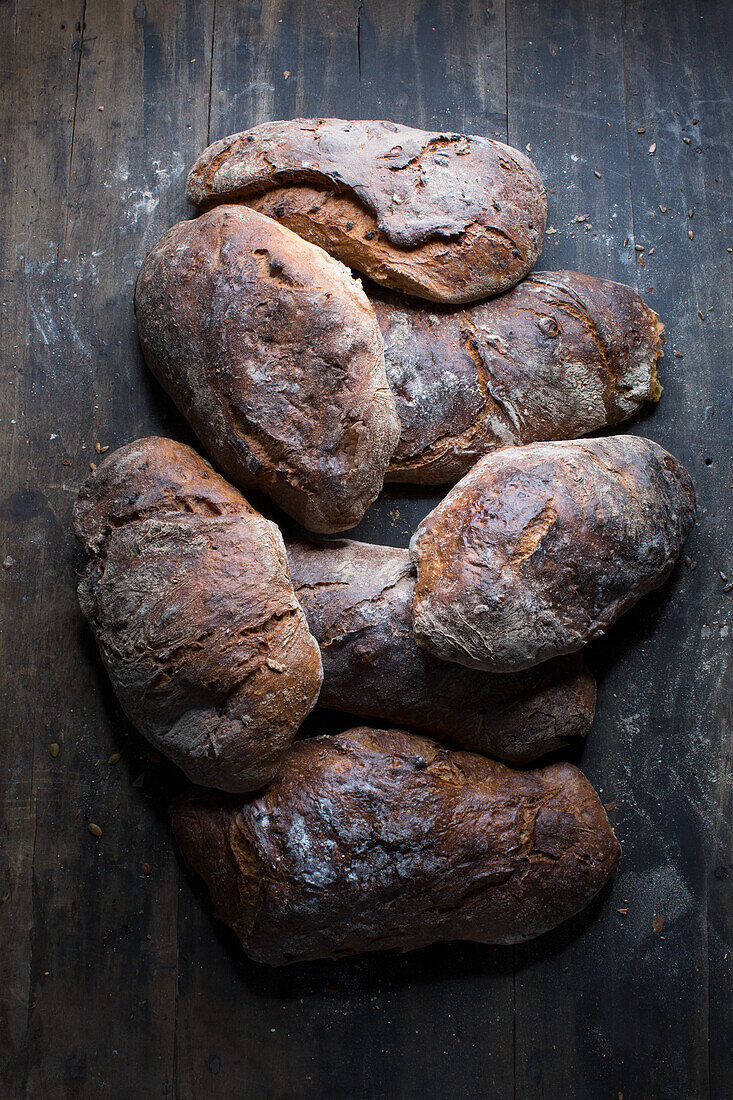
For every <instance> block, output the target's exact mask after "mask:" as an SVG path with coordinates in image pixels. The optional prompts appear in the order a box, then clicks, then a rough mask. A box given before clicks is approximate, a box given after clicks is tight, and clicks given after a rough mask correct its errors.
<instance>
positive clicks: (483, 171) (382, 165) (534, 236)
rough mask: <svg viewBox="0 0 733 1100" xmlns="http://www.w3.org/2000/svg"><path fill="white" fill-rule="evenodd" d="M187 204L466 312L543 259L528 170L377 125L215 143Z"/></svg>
mask: <svg viewBox="0 0 733 1100" xmlns="http://www.w3.org/2000/svg"><path fill="white" fill-rule="evenodd" d="M187 196H188V198H189V200H190V201H191V202H193V203H195V204H196V205H198V206H201V207H203V208H204V209H207V208H209V207H211V206H214V205H216V204H218V203H222V202H232V201H240V202H244V203H246V204H247V205H249V206H252V207H254V208H256V209H258V210H260V211H261V212H262V213H266V214H268V215H270V216H272V217H277V218H280V219H282V220H283V221H284V223H285V224H287V225H289V226H290V227H291V228H293V229H294V230H295V231H296V232H297V233H299V234H300V235H302V236H304V237H306V238H307V239H308V240H311V241H313V242H314V243H316V244H320V245H321V246H322V247H324V248H325V249H326V250H327V251H328V252H330V253H331V254H332V255H334V256H337V257H338V258H339V259H340V260H343V261H344V262H345V263H348V264H349V265H350V266H352V267H355V268H357V270H360V271H364V272H365V273H366V274H368V275H370V276H371V277H372V278H373V279H375V280H376V281H377V282H381V283H383V284H384V285H386V286H392V287H395V288H396V289H401V290H406V291H408V292H412V293H414V294H418V295H420V296H421V297H425V298H429V299H432V300H435V301H445V302H451V301H452V302H465V301H471V300H474V299H476V298H480V297H484V296H485V295H487V294H493V293H497V292H498V291H501V290H506V289H507V288H508V287H510V286H513V285H514V283H516V282H517V281H518V280H519V279H521V278H522V277H523V276H524V275H526V274H527V272H528V271H529V270H530V269H531V268H532V266H533V264H534V263H535V262H536V260H537V257H538V256H539V254H540V252H541V251H542V246H543V243H544V227H545V216H546V209H547V201H546V193H545V189H544V186H543V184H542V181H541V179H540V176H539V174H538V172H537V169H536V168H535V166H534V164H533V163H532V162H531V161H530V160H529V159H528V158H527V157H526V156H524V155H523V154H522V153H520V152H519V151H518V150H516V149H511V148H509V146H507V145H502V144H501V143H500V142H497V141H492V140H491V139H490V138H484V137H477V136H473V135H464V134H453V133H440V132H432V131H426V130H416V129H413V128H412V127H409V126H400V125H397V124H396V123H394V122H385V121H378V120H369V121H345V120H343V119H293V120H291V121H287V122H268V123H263V124H262V125H260V126H255V127H254V128H253V129H251V130H247V131H244V132H243V133H239V134H232V135H231V136H229V137H226V138H222V139H220V140H219V141H216V142H214V143H213V144H212V145H210V146H209V147H208V149H206V150H205V151H204V152H203V153H202V154H201V156H200V157H199V158H198V160H197V161H196V163H195V164H194V165H193V167H192V169H191V171H190V173H189V177H188V186H187Z"/></svg>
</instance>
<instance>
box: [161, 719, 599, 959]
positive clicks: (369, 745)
mask: <svg viewBox="0 0 733 1100" xmlns="http://www.w3.org/2000/svg"><path fill="white" fill-rule="evenodd" d="M173 831H174V834H175V837H176V840H177V842H178V845H179V847H180V849H181V851H182V853H183V856H184V858H185V859H186V861H187V862H188V863H189V864H190V866H191V867H192V868H193V869H194V870H195V871H196V872H197V873H198V874H199V875H201V876H202V877H203V879H204V880H205V882H206V884H207V886H208V888H209V891H210V893H211V896H212V900H213V903H214V911H215V913H216V915H217V916H218V917H219V919H220V920H223V921H225V922H226V923H227V924H229V925H230V926H231V927H232V928H233V929H234V931H235V932H236V933H237V935H238V936H239V938H240V939H241V941H242V944H243V945H244V949H245V951H246V952H247V954H248V955H250V956H251V957H252V958H253V959H256V960H257V961H258V962H265V963H271V964H283V963H291V962H300V961H303V960H306V959H320V958H330V957H337V956H342V955H353V954H357V953H358V952H362V951H374V950H378V949H387V948H400V949H402V950H406V949H408V948H416V947H423V946H425V945H427V944H430V943H435V942H436V941H440V940H461V939H464V940H475V941H478V942H479V943H491V944H511V943H519V942H521V941H523V940H528V939H531V938H532V937H533V936H538V935H540V934H541V933H542V932H546V931H548V930H549V929H551V928H554V927H555V926H556V925H558V924H560V923H561V922H562V921H564V920H566V919H567V918H568V917H571V916H573V915H574V914H575V913H577V912H579V911H580V910H581V909H583V908H584V907H585V906H586V905H587V904H588V902H589V901H590V900H591V898H592V897H593V896H594V895H595V894H596V893H597V892H598V891H599V890H600V889H601V887H602V886H603V885H604V884H605V883H606V882H607V881H608V879H609V878H610V876H611V875H612V874H613V872H614V870H615V869H616V865H617V863H618V858H619V845H618V842H617V840H616V838H615V836H614V834H613V831H612V829H611V826H610V825H609V823H608V818H607V817H606V814H605V811H604V809H603V806H602V805H601V803H600V800H599V798H598V796H597V794H596V793H595V791H594V790H593V788H592V787H591V785H590V783H588V781H587V780H586V779H585V778H584V777H583V775H582V774H581V773H580V772H579V771H578V769H577V768H574V767H572V765H570V764H554V765H552V766H551V767H548V768H544V769H542V770H540V771H521V772H516V771H511V770H510V769H509V768H506V767H504V765H502V764H498V763H496V762H495V761H492V760H487V759H485V758H483V757H480V756H474V755H473V754H470V753H462V752H448V751H446V750H444V749H440V748H439V747H438V746H437V745H436V744H435V743H434V742H432V741H428V740H427V739H426V738H424V737H415V736H412V735H410V734H407V733H403V732H401V731H398V730H373V729H365V728H362V729H354V730H350V731H349V732H348V733H344V734H340V735H339V736H337V737H316V738H312V739H309V740H305V741H300V742H298V743H297V744H296V745H294V746H293V748H292V749H291V751H290V752H289V753H288V756H287V758H286V760H285V761H284V763H283V766H282V769H281V771H280V773H279V775H278V777H277V779H275V780H274V781H273V783H271V784H270V786H269V787H268V788H267V789H266V790H265V791H264V792H263V793H262V794H260V795H257V796H254V797H250V798H242V797H239V798H225V797H221V796H215V795H212V794H207V793H206V792H197V791H192V792H190V793H189V794H187V795H185V796H184V797H183V798H182V800H179V801H178V803H177V804H176V805H175V806H174V810H173Z"/></svg>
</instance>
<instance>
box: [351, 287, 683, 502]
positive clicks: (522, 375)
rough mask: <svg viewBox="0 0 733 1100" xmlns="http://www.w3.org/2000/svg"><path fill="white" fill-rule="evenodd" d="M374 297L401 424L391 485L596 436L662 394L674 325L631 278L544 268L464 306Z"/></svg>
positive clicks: (438, 479) (435, 480)
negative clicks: (534, 446)
mask: <svg viewBox="0 0 733 1100" xmlns="http://www.w3.org/2000/svg"><path fill="white" fill-rule="evenodd" d="M367 292H368V295H369V299H370V301H371V303H372V305H373V307H374V311H375V313H376V315H377V320H378V321H379V324H380V326H381V329H382V335H383V337H384V357H385V362H386V366H387V378H388V380H389V384H390V387H391V389H392V392H393V394H394V396H395V400H396V402H397V412H398V415H399V418H400V422H401V424H402V434H401V436H400V441H399V444H398V446H397V450H396V451H395V453H394V455H393V456H392V461H391V463H390V467H389V470H388V472H387V480H388V481H407V482H422V483H424V484H429V485H435V484H440V483H445V482H452V481H457V480H458V479H459V478H461V477H463V476H464V474H466V473H468V471H469V470H470V469H471V467H472V466H473V465H474V463H476V462H477V461H478V460H479V459H480V458H482V457H483V456H484V455H485V454H489V453H491V452H492V451H495V450H497V449H498V448H500V447H509V446H512V447H513V446H518V445H520V444H524V443H534V442H536V441H543V440H551V439H574V438H576V437H577V436H581V435H587V434H589V433H590V432H594V431H597V430H598V429H599V428H603V427H606V426H607V425H610V424H617V423H618V422H619V421H621V420H626V419H627V417H629V416H632V415H633V414H634V413H636V412H638V411H639V409H640V408H641V407H642V406H643V405H644V403H645V402H646V401H656V400H658V398H659V395H660V393H661V387H660V385H659V381H658V377H657V364H658V361H659V358H660V357H661V355H662V342H663V336H662V334H663V331H664V325H663V324H662V323H661V322H660V320H659V318H658V316H657V314H656V313H655V312H654V311H653V310H652V309H650V308H649V306H647V305H646V304H645V302H644V301H643V300H642V299H641V298H640V297H639V295H638V294H637V293H636V291H634V290H632V289H631V287H628V286H623V285H622V284H620V283H614V282H610V281H609V280H607V279H594V278H593V277H592V276H590V275H581V274H580V273H579V272H575V271H556V272H533V273H532V274H531V275H529V276H528V278H526V279H524V280H523V282H521V283H519V285H518V286H515V287H514V288H513V289H512V290H510V291H508V293H506V294H501V295H499V296H498V297H496V298H490V299H488V300H487V301H484V302H477V303H476V304H474V305H472V306H468V307H465V308H462V309H454V308H449V307H442V308H441V307H440V306H429V305H426V304H425V303H424V302H420V301H418V300H417V299H415V298H413V299H405V298H402V297H400V296H399V295H397V294H394V293H392V292H390V291H387V290H383V289H381V288H379V287H377V286H372V287H369V288H367Z"/></svg>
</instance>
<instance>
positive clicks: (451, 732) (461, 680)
mask: <svg viewBox="0 0 733 1100" xmlns="http://www.w3.org/2000/svg"><path fill="white" fill-rule="evenodd" d="M286 549H287V553H288V561H289V563H290V575H291V577H292V580H293V587H294V588H295V592H296V595H297V597H298V599H299V601H300V604H301V606H302V608H303V610H304V612H305V615H306V618H307V620H308V626H309V627H310V629H311V631H312V632H313V634H314V635H315V637H316V639H317V641H318V644H319V646H320V649H321V660H322V661H323V687H322V688H321V694H320V696H319V705H320V706H324V707H332V708H334V709H336V710H341V711H345V712H346V713H347V714H355V715H359V716H362V717H372V718H376V719H380V720H382V721H387V722H394V723H398V724H399V725H408V726H412V727H413V728H415V729H419V730H423V731H424V732H425V733H429V734H432V735H434V736H436V737H439V738H441V739H447V740H449V741H452V742H453V743H455V744H457V745H460V746H461V747H462V748H467V749H472V750H474V751H476V752H486V753H490V754H491V755H492V756H498V757H499V758H500V759H502V760H506V761H507V762H509V763H511V764H525V763H528V762H529V761H531V760H535V759H537V757H539V756H542V755H544V754H545V753H548V752H553V751H554V750H556V749H560V748H563V747H565V746H567V745H568V744H569V743H570V742H571V741H573V740H574V739H576V738H579V737H585V735H586V734H587V733H588V730H589V729H590V727H591V725H592V722H593V715H594V712H595V699H596V685H595V680H594V678H593V676H592V675H591V673H590V672H589V670H588V668H587V666H586V664H585V661H584V660H583V658H582V657H581V656H580V655H574V656H571V657H561V658H558V659H557V660H555V661H549V662H546V663H545V664H543V665H542V666H540V667H539V668H537V669H532V670H528V671H525V672H519V673H515V674H508V675H507V674H503V675H494V674H492V673H490V672H479V671H476V670H474V669H467V668H462V667H461V666H460V665H457V664H455V663H453V662H450V661H441V660H439V659H438V658H437V657H434V656H433V655H432V654H431V653H428V652H427V650H425V649H422V648H421V647H420V646H419V645H418V644H417V642H416V641H415V637H414V635H413V630H412V610H411V608H412V596H413V592H414V589H415V568H414V566H413V565H412V563H411V562H410V556H409V553H408V551H407V550H402V549H396V548H395V547H392V546H373V545H371V544H367V543H360V542H353V541H348V540H345V539H335V540H329V541H323V542H319V543H317V544H312V543H304V542H288V543H287V544H286Z"/></svg>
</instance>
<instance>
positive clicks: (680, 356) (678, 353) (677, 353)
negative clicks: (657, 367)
mask: <svg viewBox="0 0 733 1100" xmlns="http://www.w3.org/2000/svg"><path fill="white" fill-rule="evenodd" d="M674 357H675V359H684V355H683V353H682V352H681V351H676V352H675V353H674Z"/></svg>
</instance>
